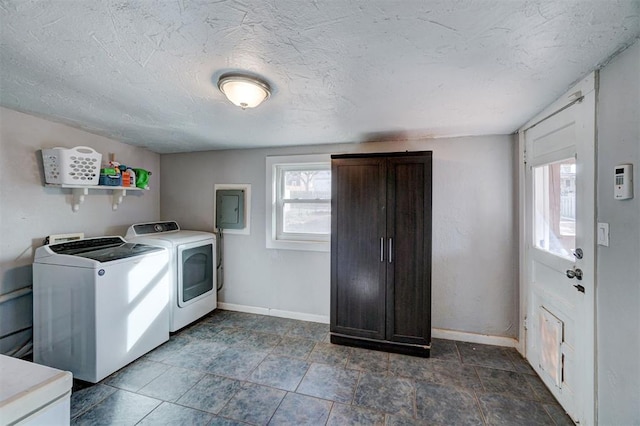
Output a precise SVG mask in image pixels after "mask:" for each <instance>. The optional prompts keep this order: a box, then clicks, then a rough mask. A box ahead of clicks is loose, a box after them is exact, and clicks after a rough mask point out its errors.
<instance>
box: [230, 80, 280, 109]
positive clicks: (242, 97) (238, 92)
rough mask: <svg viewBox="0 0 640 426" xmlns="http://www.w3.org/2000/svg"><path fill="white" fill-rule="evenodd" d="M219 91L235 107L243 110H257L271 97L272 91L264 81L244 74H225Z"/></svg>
mask: <svg viewBox="0 0 640 426" xmlns="http://www.w3.org/2000/svg"><path fill="white" fill-rule="evenodd" d="M218 89H220V91H221V92H222V93H224V95H225V96H226V97H227V99H229V100H230V101H231V102H232V103H233V104H234V105H237V106H239V107H240V108H242V109H245V108H255V107H257V106H258V105H260V104H261V103H262V102H263V101H265V100H267V99H269V96H271V89H270V88H269V85H268V84H267V83H265V82H264V81H261V80H258V79H257V78H255V77H250V76H246V75H242V74H223V75H221V76H220V79H219V80H218Z"/></svg>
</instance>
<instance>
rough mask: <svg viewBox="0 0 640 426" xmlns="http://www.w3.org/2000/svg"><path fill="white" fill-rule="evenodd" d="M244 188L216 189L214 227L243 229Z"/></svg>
mask: <svg viewBox="0 0 640 426" xmlns="http://www.w3.org/2000/svg"><path fill="white" fill-rule="evenodd" d="M244 204H245V203H244V190H242V189H219V190H217V191H216V228H219V229H244V227H245V213H244Z"/></svg>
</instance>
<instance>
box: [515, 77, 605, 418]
mask: <svg viewBox="0 0 640 426" xmlns="http://www.w3.org/2000/svg"><path fill="white" fill-rule="evenodd" d="M580 98H581V100H580V101H577V102H575V101H576V99H580ZM572 102H573V104H572V105H571V106H567V105H569V104H571V103H572ZM541 116H542V117H548V118H545V119H543V120H541V121H538V122H536V123H534V124H533V125H532V126H530V127H529V128H525V130H522V131H521V132H520V141H521V144H522V143H524V167H525V170H524V175H525V197H524V206H523V208H524V227H523V229H524V232H523V233H524V242H525V244H524V265H523V266H524V274H523V277H524V283H523V290H524V291H523V297H524V301H525V303H524V304H523V307H524V308H525V311H526V317H525V321H524V323H525V330H526V331H525V341H526V345H525V346H526V348H525V352H526V358H527V359H528V360H529V362H530V363H531V365H532V367H533V368H534V370H535V371H536V372H537V373H538V375H540V377H541V378H542V380H543V381H544V383H545V384H546V385H547V387H548V388H549V389H550V390H551V392H552V393H553V395H554V396H555V397H556V398H557V399H558V401H559V402H560V404H561V405H562V406H563V407H564V409H565V410H566V411H567V412H568V413H569V415H570V416H571V417H572V418H573V420H574V421H576V422H579V423H580V424H593V423H594V421H595V409H594V407H595V399H594V394H595V392H594V390H595V364H594V362H595V361H594V353H595V309H594V301H595V274H594V264H595V243H594V229H595V168H594V163H595V126H594V125H595V75H591V76H590V77H588V78H587V79H585V80H584V81H582V82H581V83H580V84H579V85H578V86H577V87H576V88H575V89H574V90H573V91H572V95H571V96H570V97H568V98H563V99H561V100H559V101H558V102H557V103H556V104H554V105H553V106H552V107H550V109H549V111H546V112H544V113H542V114H541Z"/></svg>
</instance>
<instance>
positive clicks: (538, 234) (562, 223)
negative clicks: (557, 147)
mask: <svg viewBox="0 0 640 426" xmlns="http://www.w3.org/2000/svg"><path fill="white" fill-rule="evenodd" d="M533 179H534V244H535V247H537V248H539V249H541V250H545V251H548V252H550V253H552V254H555V255H558V256H562V257H566V258H569V259H572V258H573V257H572V253H573V251H574V249H575V246H576V162H575V159H574V158H570V159H567V160H563V161H559V162H557V163H551V164H545V165H543V166H539V167H535V168H534V169H533Z"/></svg>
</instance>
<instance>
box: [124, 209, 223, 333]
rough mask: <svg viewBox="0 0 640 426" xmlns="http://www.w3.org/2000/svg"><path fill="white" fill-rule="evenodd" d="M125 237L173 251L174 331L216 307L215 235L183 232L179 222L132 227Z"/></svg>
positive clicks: (170, 266) (171, 325)
mask: <svg viewBox="0 0 640 426" xmlns="http://www.w3.org/2000/svg"><path fill="white" fill-rule="evenodd" d="M125 238H126V239H127V240H128V241H132V242H139V243H145V244H151V245H157V246H160V247H166V248H167V249H169V258H170V261H169V276H170V277H171V278H170V287H171V294H170V309H169V311H170V317H171V321H170V326H169V330H170V331H171V332H174V331H178V330H179V329H181V328H183V327H185V326H187V325H189V324H191V323H192V322H194V321H195V320H197V319H198V318H201V317H202V316H204V315H206V314H208V313H209V312H211V311H213V310H214V309H215V308H216V306H217V301H218V299H217V288H216V235H215V234H213V233H210V232H202V231H185V230H181V229H180V226H179V225H178V223H177V222H174V221H167V222H150V223H138V224H135V225H131V226H130V227H129V229H128V230H127V235H126V236H125Z"/></svg>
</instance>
